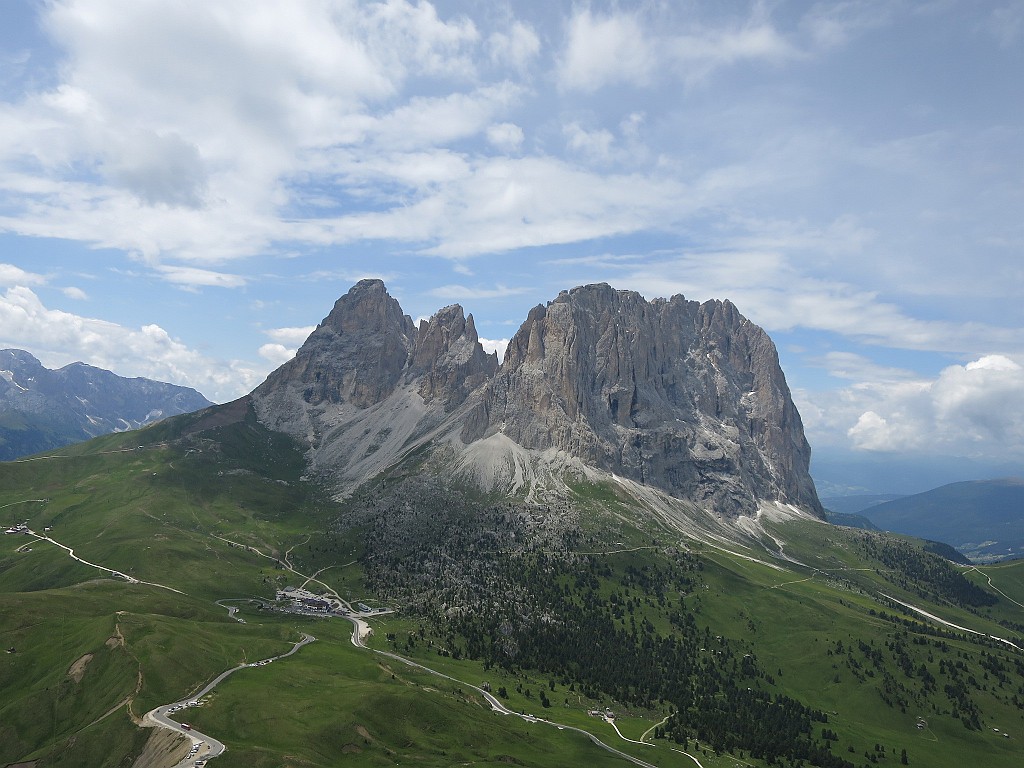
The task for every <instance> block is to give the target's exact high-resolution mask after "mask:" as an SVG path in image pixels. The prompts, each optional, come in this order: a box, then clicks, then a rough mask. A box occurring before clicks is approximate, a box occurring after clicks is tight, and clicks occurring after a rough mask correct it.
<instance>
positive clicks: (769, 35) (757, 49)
mask: <svg viewBox="0 0 1024 768" xmlns="http://www.w3.org/2000/svg"><path fill="white" fill-rule="evenodd" d="M821 26H823V24H822V25H821ZM836 26H837V27H838V23H837V25H836ZM689 27H690V28H689V29H687V30H686V31H684V32H674V31H665V30H663V29H662V28H660V27H659V26H658V22H657V20H655V19H647V18H645V17H644V15H643V14H642V13H639V12H637V13H626V12H617V13H612V14H608V15H603V16H597V15H595V14H594V13H592V12H591V10H590V8H589V7H587V8H582V9H580V10H577V11H576V13H575V14H574V15H573V16H572V18H571V20H570V21H569V24H568V28H567V31H566V44H565V51H564V53H563V55H562V58H561V67H560V70H559V83H560V85H561V87H562V88H563V89H567V90H569V89H574V90H581V91H586V92H590V91H596V90H598V89H599V88H602V87H604V86H607V85H616V84H629V85H635V86H641V87H643V86H648V85H650V84H652V83H653V82H654V81H655V80H656V77H657V76H660V75H663V74H667V75H669V76H674V77H676V78H680V79H682V80H683V81H684V82H687V83H691V84H692V83H696V82H699V81H701V80H703V79H705V78H706V77H707V76H708V75H710V74H711V73H712V72H714V71H715V70H717V69H720V68H722V67H725V66H729V65H733V64H736V63H738V62H742V61H758V62H767V63H779V62H783V61H786V60H788V59H794V58H798V57H800V56H801V55H802V54H801V52H800V51H799V50H798V48H797V47H796V46H795V45H794V44H792V43H791V42H789V41H788V40H787V39H786V38H785V36H784V35H783V34H782V33H781V32H779V31H778V29H776V27H775V26H774V25H773V24H772V23H771V22H770V20H768V19H767V18H765V14H764V13H763V11H761V10H759V9H758V8H755V10H754V12H753V13H752V15H751V17H750V18H748V19H745V20H741V21H731V22H727V23H720V24H718V25H715V26H711V25H703V24H699V23H695V22H691V23H690V24H689Z"/></svg>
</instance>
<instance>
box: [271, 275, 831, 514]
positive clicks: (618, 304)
mask: <svg viewBox="0 0 1024 768" xmlns="http://www.w3.org/2000/svg"><path fill="white" fill-rule="evenodd" d="M254 396H255V402H256V404H257V409H258V412H259V413H260V414H261V418H262V419H264V420H265V421H266V422H267V423H268V424H269V425H271V426H275V427H276V428H281V429H285V431H289V432H292V433H294V434H297V435H302V436H305V437H307V438H308V440H309V443H310V446H311V450H312V451H313V455H314V461H315V462H317V463H319V465H320V466H321V467H322V468H323V469H324V470H325V471H332V470H331V469H330V468H331V467H334V470H333V471H334V476H335V477H336V479H338V480H339V481H340V482H341V483H345V482H348V483H355V482H358V481H361V480H365V479H368V477H369V476H372V474H373V473H374V472H379V471H381V470H383V469H384V468H386V467H387V466H389V462H391V463H393V462H394V461H398V460H399V459H400V457H401V456H403V455H405V453H406V452H407V451H408V450H411V449H412V448H414V447H417V446H420V445H424V444H426V443H428V442H432V441H434V442H437V443H438V444H440V443H442V442H443V443H444V444H445V445H447V446H449V448H452V449H454V450H455V451H456V453H457V454H459V455H463V454H464V456H463V459H460V460H459V461H462V463H463V465H466V464H467V463H468V464H472V463H473V462H477V461H481V460H485V461H487V462H490V464H491V465H490V466H488V467H486V468H484V469H483V470H479V471H475V473H476V475H477V476H478V477H486V478H490V479H489V480H488V481H487V482H496V481H495V480H494V478H495V477H497V476H498V475H501V473H502V472H505V473H508V472H512V473H513V474H517V476H521V475H522V471H521V470H522V466H523V462H527V463H528V462H529V461H530V459H529V458H528V456H529V455H533V454H531V453H530V452H534V454H536V455H540V454H545V455H549V456H550V455H558V456H561V457H563V458H562V459H560V460H559V461H561V462H562V463H563V464H564V465H565V466H569V465H570V464H571V465H573V466H576V467H578V466H585V467H591V468H593V469H595V470H597V471H603V472H607V473H611V474H614V475H617V476H620V477H623V478H628V479H629V480H631V481H633V482H636V483H639V484H641V485H647V486H652V487H654V488H658V489H660V490H661V491H663V492H665V493H667V494H669V495H671V496H673V497H676V498H679V499H684V500H687V501H689V502H692V503H694V504H698V505H701V506H702V507H704V508H707V509H710V510H713V511H715V512H718V513H722V514H726V515H735V514H753V513H754V512H756V511H757V509H758V508H759V505H760V504H761V503H762V502H764V501H772V502H779V503H783V504H793V505H796V506H798V507H800V508H802V509H805V510H808V511H810V512H812V513H814V514H818V515H820V514H822V512H821V506H820V504H819V502H818V499H817V495H816V493H815V491H814V486H813V483H812V481H811V479H810V476H809V474H808V464H809V456H810V449H809V447H808V445H807V442H806V440H805V438H804V435H803V427H802V424H801V422H800V416H799V414H798V413H797V410H796V408H795V406H794V405H793V402H792V399H791V397H790V392H789V389H788V387H787V385H786V381H785V377H784V375H783V373H782V370H781V368H780V367H779V362H778V356H777V354H776V351H775V347H774V345H773V344H772V342H771V339H770V338H769V337H768V335H767V334H766V333H765V332H764V331H763V330H762V329H761V328H759V327H758V326H757V325H755V324H753V323H751V322H750V321H749V320H747V319H746V318H745V317H743V315H742V314H740V312H739V311H738V309H737V308H736V307H735V306H734V305H733V304H732V303H731V302H729V301H717V300H715V301H707V302H704V303H698V302H695V301H691V300H687V299H686V298H685V297H683V296H681V295H677V296H673V297H671V298H668V299H654V300H652V301H648V300H647V299H645V298H644V297H643V296H642V295H640V294H639V293H636V292H635V291H627V290H618V289H615V288H613V287H612V286H610V285H608V284H606V283H599V284H592V285H584V286H579V287H576V288H572V289H570V290H567V291H562V292H560V293H559V294H558V296H556V297H555V298H554V299H553V300H552V301H550V302H548V303H547V304H542V305H537V306H536V307H534V308H533V309H532V310H530V312H529V314H528V316H527V319H526V320H525V321H524V323H523V324H522V326H520V328H519V330H518V331H517V332H516V334H515V335H514V336H513V338H512V339H511V340H510V342H509V345H508V348H507V350H506V353H505V358H504V361H503V362H502V364H501V365H500V366H499V365H498V363H497V357H496V356H495V355H488V354H487V353H485V352H484V350H483V348H482V347H481V346H480V343H479V339H478V337H477V333H476V328H475V324H474V322H473V319H472V315H470V316H468V317H467V316H466V315H465V313H464V310H463V308H462V307H461V306H459V305H458V304H453V305H450V306H448V307H444V308H442V309H440V310H438V311H437V312H436V313H435V314H434V315H433V316H432V317H431V318H430V319H429V320H424V321H421V323H420V325H419V328H418V329H417V328H414V327H413V323H412V321H411V320H410V319H409V318H408V316H406V315H404V314H403V313H402V311H401V308H400V307H399V305H398V302H397V301H395V300H394V299H393V298H392V297H391V296H390V295H388V293H387V290H386V288H385V286H384V284H383V283H382V282H380V281H379V280H366V281H361V282H360V283H358V284H357V285H356V286H354V287H353V288H352V290H350V291H349V292H348V293H347V294H346V295H345V296H343V297H342V298H341V299H339V300H338V302H337V303H336V304H335V307H334V309H333V310H332V312H331V314H330V315H329V316H328V317H327V318H326V319H325V320H324V322H323V323H321V325H320V326H319V327H318V328H317V330H316V331H314V333H313V334H312V335H311V336H310V337H309V339H308V340H307V342H306V343H305V344H304V345H303V347H302V348H301V349H300V350H299V353H298V354H297V355H296V358H295V360H293V361H291V362H290V363H287V364H286V365H285V366H283V367H282V368H280V369H279V370H278V371H276V372H275V373H274V374H272V375H271V377H270V378H268V380H267V382H265V383H264V384H263V385H261V387H260V388H259V389H257V390H256V392H255V393H254ZM357 426H359V427H361V428H360V429H357V428H356V427H357ZM499 437H500V438H501V439H500V440H499V439H498V438H499ZM478 443H479V444H480V445H477V444H478ZM483 445H486V447H481V446H483ZM524 451H525V453H524ZM552 452H553V453H552ZM466 457H470V458H466ZM524 457H526V458H524ZM545 462H546V463H547V466H548V469H549V471H557V467H555V465H554V464H551V462H550V461H547V460H545ZM557 463H558V462H555V464H557ZM501 467H505V469H501ZM517 467H518V468H519V469H516V468H517ZM552 467H555V468H554V469H552ZM472 473H473V471H471V474H472ZM520 482H521V477H520V480H519V481H516V482H513V483H510V486H511V485H516V484H517V483H520Z"/></svg>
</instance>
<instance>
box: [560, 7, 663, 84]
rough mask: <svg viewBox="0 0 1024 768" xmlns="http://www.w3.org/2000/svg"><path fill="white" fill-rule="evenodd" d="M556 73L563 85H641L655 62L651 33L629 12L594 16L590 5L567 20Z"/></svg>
mask: <svg viewBox="0 0 1024 768" xmlns="http://www.w3.org/2000/svg"><path fill="white" fill-rule="evenodd" d="M567 33H568V41H567V43H566V49H565V53H564V55H563V59H562V62H561V69H560V71H559V73H558V77H559V82H560V84H561V85H562V87H563V88H566V89H579V90H582V91H596V90H597V89H598V88H601V87H603V86H605V85H609V84H618V83H629V84H634V85H644V84H646V83H647V82H648V80H649V79H650V77H651V73H652V71H653V69H654V68H655V66H656V64H657V62H656V57H655V54H654V51H653V50H651V47H650V44H649V40H650V37H649V35H648V34H647V33H646V31H645V30H644V29H643V27H642V25H641V23H640V20H639V19H638V18H637V16H635V15H631V14H624V13H620V14H615V15H610V16H604V17H595V16H594V15H593V14H592V13H591V12H590V9H589V8H584V9H582V10H578V11H577V12H576V13H575V14H574V15H573V17H572V19H571V20H570V21H569V26H568V30H567Z"/></svg>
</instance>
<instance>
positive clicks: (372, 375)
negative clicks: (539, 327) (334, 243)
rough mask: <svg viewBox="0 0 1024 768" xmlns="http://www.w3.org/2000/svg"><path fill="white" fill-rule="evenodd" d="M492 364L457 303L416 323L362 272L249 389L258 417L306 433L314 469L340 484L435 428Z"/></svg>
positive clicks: (376, 468) (364, 474) (374, 469)
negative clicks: (289, 354)
mask: <svg viewBox="0 0 1024 768" xmlns="http://www.w3.org/2000/svg"><path fill="white" fill-rule="evenodd" d="M497 368H498V359H497V356H495V355H493V354H491V355H488V354H487V353H486V352H484V349H483V347H482V346H481V345H480V340H479V338H478V337H477V333H476V327H475V325H474V323H473V317H472V315H471V316H469V317H468V318H467V317H466V316H465V315H464V314H463V311H462V307H460V306H458V305H452V306H450V307H445V308H444V309H442V310H440V311H439V312H437V313H436V314H435V315H434V316H433V317H431V318H430V319H429V320H424V321H423V322H421V323H420V326H419V328H418V329H417V328H416V326H415V324H414V323H413V321H412V319H411V318H410V317H409V316H408V315H405V314H403V312H402V309H401V307H400V306H399V304H398V302H397V301H396V300H395V299H394V298H392V297H391V296H390V295H389V294H388V292H387V289H386V288H385V287H384V283H382V282H381V281H380V280H362V281H360V282H359V283H357V284H356V285H355V286H353V287H352V289H351V290H350V291H349V292H348V293H347V294H345V295H344V296H342V297H341V298H340V299H338V301H337V302H336V303H335V305H334V309H332V310H331V313H330V314H329V315H328V316H327V317H326V318H324V320H323V322H321V323H320V325H318V326H317V328H316V330H314V331H313V333H312V334H310V336H309V338H308V339H307V340H306V342H305V343H304V344H303V345H302V347H301V348H300V349H299V351H298V352H297V353H296V355H295V358H294V359H293V360H291V361H289V362H287V363H285V364H284V365H283V366H281V367H280V368H278V369H277V370H276V371H274V372H273V373H272V374H271V375H270V376H269V377H268V378H267V380H266V381H265V382H264V383H263V384H261V385H260V386H259V387H257V389H256V390H255V391H254V392H253V393H252V398H253V405H254V406H255V408H256V412H257V414H258V415H259V418H260V420H261V421H262V422H263V423H264V424H266V425H267V426H269V427H271V428H272V429H278V430H281V431H284V432H288V433H289V434H292V435H295V436H297V437H299V438H301V439H304V440H306V441H307V443H308V444H309V446H310V448H311V459H312V463H313V465H314V469H315V470H316V471H320V472H323V473H324V474H328V475H330V476H331V477H332V479H333V481H334V482H335V483H337V484H342V485H343V484H345V483H358V482H361V481H363V480H366V479H368V478H369V477H372V476H374V475H375V474H376V473H378V472H380V471H381V470H383V469H385V468H386V467H387V466H389V465H390V464H391V463H393V462H394V461H396V460H397V459H398V458H399V457H401V456H402V455H404V454H405V453H406V452H408V450H410V448H411V447H414V446H415V445H417V444H418V442H419V441H422V440H423V439H425V438H426V437H427V436H429V435H431V434H432V433H433V432H434V431H435V430H436V429H437V428H438V427H439V426H440V425H442V424H443V423H445V420H446V419H447V418H448V417H449V416H451V415H452V414H453V412H454V411H455V410H456V409H458V408H459V406H460V405H461V404H462V403H463V402H464V401H465V400H466V399H467V397H468V396H469V395H470V394H471V393H472V392H474V391H476V390H479V389H480V388H481V387H482V386H483V384H484V383H485V382H487V381H488V380H489V379H490V378H491V377H492V376H493V374H494V372H495V370H497Z"/></svg>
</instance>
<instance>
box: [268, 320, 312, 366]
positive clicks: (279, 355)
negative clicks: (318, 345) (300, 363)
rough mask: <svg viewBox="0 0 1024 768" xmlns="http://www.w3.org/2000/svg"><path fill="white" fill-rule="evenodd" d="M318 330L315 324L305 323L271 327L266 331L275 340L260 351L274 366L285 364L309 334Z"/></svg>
mask: <svg viewBox="0 0 1024 768" xmlns="http://www.w3.org/2000/svg"><path fill="white" fill-rule="evenodd" d="M315 330H316V326H315V325H304V326H301V327H291V328H270V329H267V330H265V331H264V333H265V334H266V335H267V336H269V337H270V338H272V339H273V340H274V341H273V343H271V344H263V345H262V346H261V347H260V348H259V350H258V352H259V355H260V357H262V358H263V359H264V360H269V361H270V362H271V363H273V364H274V367H277V366H279V365H284V364H285V363H287V362H288V361H289V360H291V359H292V358H293V357H295V353H296V352H297V351H298V348H299V346H301V345H302V343H303V342H304V341H305V340H306V339H307V338H309V334H311V333H312V332H313V331H315Z"/></svg>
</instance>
